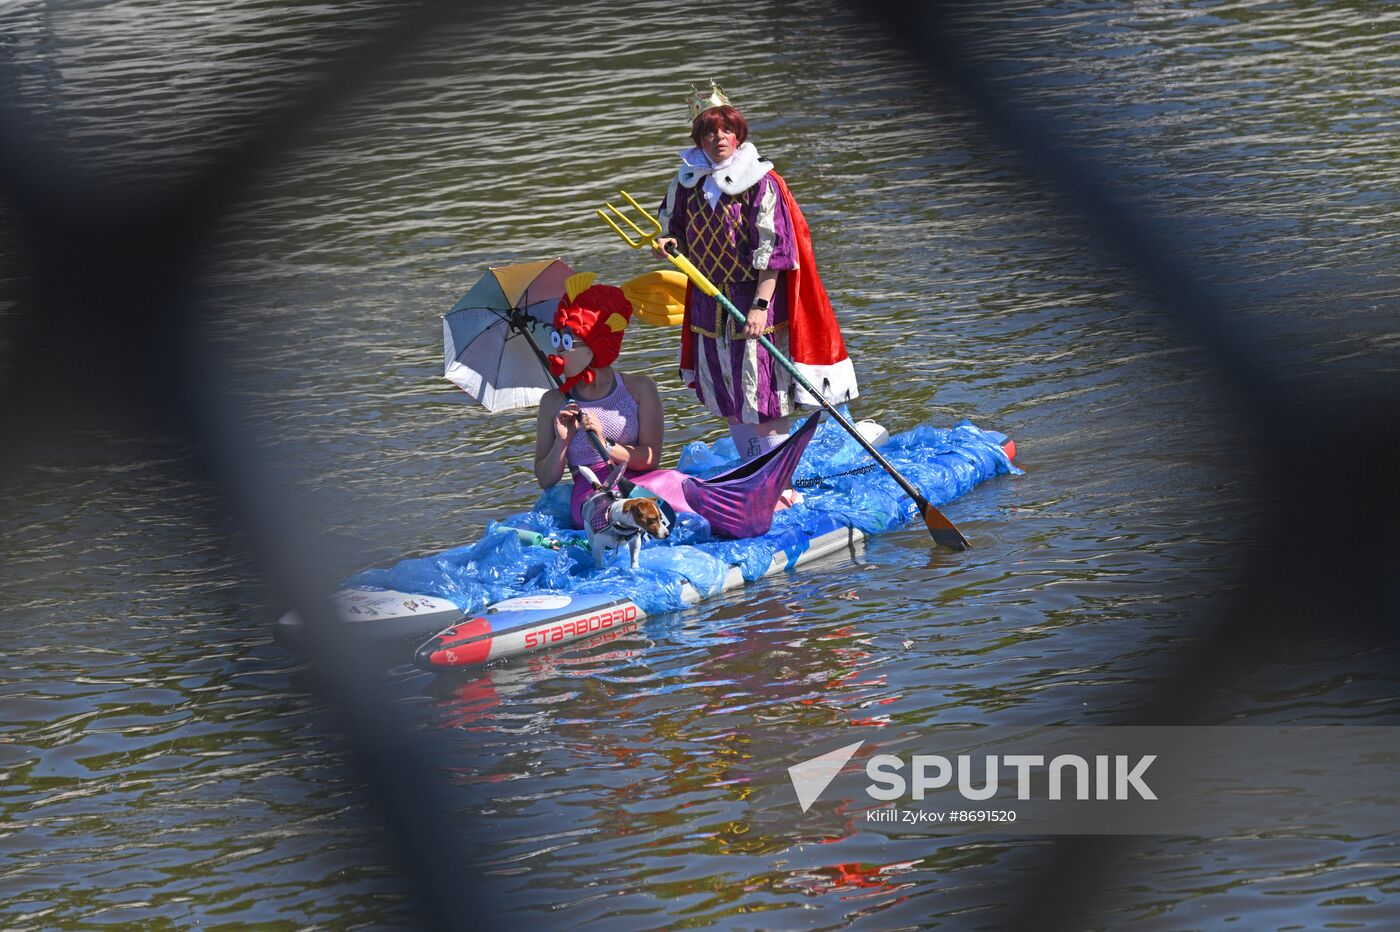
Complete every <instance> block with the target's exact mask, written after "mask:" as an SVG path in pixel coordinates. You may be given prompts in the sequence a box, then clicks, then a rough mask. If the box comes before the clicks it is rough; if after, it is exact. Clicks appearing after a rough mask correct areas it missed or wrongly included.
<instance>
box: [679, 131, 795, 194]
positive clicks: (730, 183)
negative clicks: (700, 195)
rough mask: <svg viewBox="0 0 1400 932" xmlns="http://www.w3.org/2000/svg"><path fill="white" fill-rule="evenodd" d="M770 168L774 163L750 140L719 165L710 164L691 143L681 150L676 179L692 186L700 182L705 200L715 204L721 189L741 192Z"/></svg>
mask: <svg viewBox="0 0 1400 932" xmlns="http://www.w3.org/2000/svg"><path fill="white" fill-rule="evenodd" d="M772 170H773V163H772V162H770V161H768V160H767V159H765V158H763V157H762V156H760V155H759V154H758V149H756V148H754V144H753V143H751V142H745V143H744V144H743V145H741V146H740V147H739V148H737V149H735V150H734V154H733V155H731V156H730V157H729V158H727V159H725V160H724V161H723V162H720V163H719V164H718V165H716V164H714V163H712V162H711V161H710V157H709V156H707V155H706V154H705V151H704V150H703V149H701V148H700V147H699V146H691V147H690V148H689V149H682V150H681V165H680V168H679V169H678V170H677V172H676V179H677V180H678V181H679V182H680V183H681V186H682V187H686V188H693V187H695V186H696V185H697V184H700V183H701V182H702V181H703V182H704V188H703V189H702V190H703V191H704V193H705V200H707V201H709V203H710V206H711V207H714V206H715V204H716V203H717V202H718V201H719V196H720V193H721V192H723V193H724V194H742V193H744V192H745V191H747V190H748V189H749V188H752V187H753V186H754V185H756V184H758V181H759V179H760V178H762V177H763V176H764V175H766V174H768V173H769V172H770V171H772Z"/></svg>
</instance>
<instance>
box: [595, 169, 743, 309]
mask: <svg viewBox="0 0 1400 932" xmlns="http://www.w3.org/2000/svg"><path fill="white" fill-rule="evenodd" d="M617 193H618V194H621V195H622V196H623V197H624V198H626V199H627V203H629V204H631V205H632V207H633V209H634V210H636V212H637V213H639V214H641V215H642V216H643V217H645V218H646V219H647V222H648V223H650V224H651V226H652V228H653V232H651V233H648V232H647V231H646V230H643V229H642V228H641V227H639V226H637V224H636V222H634V221H633V220H632V218H631V217H630V216H628V215H627V214H625V213H623V212H622V211H620V210H618V209H617V208H616V207H614V206H613V205H611V204H604V205H603V207H604V208H606V210H603V209H601V208H600V209H599V210H597V211H595V213H597V214H598V216H599V217H602V218H603V222H604V223H606V224H607V225H608V226H610V227H612V228H613V229H614V230H615V231H617V235H618V236H620V237H622V241H623V242H625V243H626V244H627V245H628V246H631V247H632V248H633V249H641V248H642V247H643V246H650V247H651V248H652V249H655V250H656V251H657V252H663V250H662V249H661V247H659V246H657V245H656V237H657V234H659V233H660V232H661V221H659V220H657V219H656V218H655V217H653V216H652V215H651V214H649V213H647V210H646V208H645V207H643V206H642V205H641V204H638V203H637V201H636V199H635V198H633V197H632V195H630V194H628V193H627V192H626V191H619V192H617ZM614 217H616V218H617V220H621V221H622V222H623V223H625V224H627V225H628V226H629V227H631V228H632V231H633V232H634V233H636V234H637V238H636V239H633V238H632V237H631V236H629V235H628V234H627V231H626V230H624V229H622V227H620V226H618V225H617V222H616V221H615V220H614V219H613V218H614ZM664 254H665V256H666V258H667V259H670V260H671V264H672V265H674V266H675V267H676V268H678V269H680V270H681V271H682V272H684V273H685V275H686V277H687V278H689V279H690V280H691V281H692V282H694V283H695V287H696V288H699V289H700V290H701V291H703V292H705V294H707V295H709V296H710V297H712V298H713V297H714V296H716V295H718V294H719V289H718V288H716V287H715V286H714V283H713V282H711V281H710V280H709V279H708V278H706V277H705V276H704V275H702V274H701V273H700V270H699V269H697V268H696V267H695V266H694V265H693V264H691V261H690V260H689V259H687V258H686V257H685V256H683V255H681V254H680V250H678V249H676V248H675V247H674V246H672V247H671V249H670V250H669V251H665V252H664Z"/></svg>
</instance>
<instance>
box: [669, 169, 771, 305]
mask: <svg viewBox="0 0 1400 932" xmlns="http://www.w3.org/2000/svg"><path fill="white" fill-rule="evenodd" d="M758 187H759V186H758V185H754V186H753V187H751V188H749V189H748V190H747V191H744V192H742V193H740V194H721V195H720V196H719V203H718V204H717V205H716V206H715V209H714V210H711V209H710V205H709V202H707V201H706V200H705V195H704V193H703V192H702V191H701V190H700V185H696V186H695V187H693V188H690V189H689V190H687V191H686V194H687V195H688V196H689V197H690V203H689V204H687V205H686V206H687V208H688V209H687V210H686V246H687V250H686V252H687V254H688V256H689V258H690V261H691V262H694V263H695V266H696V267H697V268H698V269H700V271H701V272H702V273H704V275H705V277H706V278H708V279H709V280H710V281H712V282H714V283H715V284H716V285H719V286H720V287H721V288H723V287H724V286H725V285H728V284H729V283H730V282H735V281H741V280H743V279H745V278H753V277H755V276H756V275H757V274H758V273H757V272H755V271H754V269H753V265H752V261H751V260H749V259H747V258H746V257H748V256H749V253H750V249H749V206H750V204H751V203H752V202H753V197H754V192H755V191H757V190H758Z"/></svg>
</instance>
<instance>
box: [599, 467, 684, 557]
mask: <svg viewBox="0 0 1400 932" xmlns="http://www.w3.org/2000/svg"><path fill="white" fill-rule="evenodd" d="M578 471H579V473H580V474H581V475H582V476H583V477H584V478H585V479H587V480H588V484H589V485H591V486H593V494H592V495H589V496H588V497H587V498H586V499H584V500H583V508H582V512H583V528H584V530H585V531H587V532H588V549H589V550H591V551H592V552H593V565H594V566H595V567H597V568H598V569H602V568H603V562H604V561H603V557H604V554H605V553H609V552H611V551H613V550H616V549H617V548H618V547H621V546H622V545H623V544H626V545H627V549H628V550H629V551H631V554H632V569H634V570H635V569H636V568H637V558H638V556H640V555H641V552H642V535H643V534H646V535H647V536H649V537H652V538H655V539H656V540H665V539H666V538H667V537H669V536H670V534H671V525H670V523H669V522H668V521H667V520H666V516H665V515H664V514H662V512H661V508H660V507H659V506H658V505H657V504H656V502H655V501H653V500H652V499H649V498H623V497H622V495H621V493H619V492H618V491H617V489H616V488H615V486H616V484H617V479H618V476H620V475H622V467H621V466H618V465H614V466H613V469H612V471H611V472H610V473H608V481H607V483H602V482H599V481H598V476H597V475H596V474H595V473H594V472H593V470H591V469H589V468H588V467H587V466H580V467H579V470H578Z"/></svg>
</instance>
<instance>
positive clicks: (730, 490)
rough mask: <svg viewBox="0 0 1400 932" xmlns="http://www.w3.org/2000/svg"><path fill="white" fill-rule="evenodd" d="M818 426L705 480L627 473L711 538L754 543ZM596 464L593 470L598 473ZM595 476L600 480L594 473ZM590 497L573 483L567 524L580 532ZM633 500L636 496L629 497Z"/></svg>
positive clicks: (673, 473)
mask: <svg viewBox="0 0 1400 932" xmlns="http://www.w3.org/2000/svg"><path fill="white" fill-rule="evenodd" d="M820 420H821V412H820V411H818V412H816V413H815V414H813V415H812V416H811V417H809V418H807V421H806V422H805V423H804V424H803V425H802V426H801V427H800V428H798V429H797V430H796V431H794V432H793V433H792V435H791V436H789V437H788V438H787V439H786V440H784V441H783V442H782V443H781V444H779V445H778V446H776V447H774V448H773V449H771V450H769V451H768V452H767V453H764V454H763V455H762V456H759V457H755V458H754V459H751V460H749V461H748V462H747V463H743V464H741V465H739V466H736V467H735V468H734V469H731V470H730V471H729V472H726V473H723V474H721V475H718V476H715V477H713V478H711V479H700V478H698V477H696V476H690V475H686V474H685V473H683V472H680V471H679V470H675V469H653V470H651V471H649V472H638V473H631V472H629V473H627V474H626V477H627V479H629V480H630V481H631V482H632V483H633V484H635V485H636V486H638V489H637V492H649V493H651V494H652V495H654V496H656V497H657V498H660V499H662V500H663V501H665V502H666V503H667V504H669V505H670V506H671V507H672V508H674V509H675V510H676V511H691V512H694V513H696V514H698V515H700V516H701V517H702V518H704V519H705V520H706V521H708V522H709V523H710V531H711V532H712V533H713V534H714V535H715V536H716V537H731V538H740V537H758V536H760V535H762V534H766V533H768V529H769V528H770V527H772V525H773V508H774V506H776V505H777V504H778V498H779V497H780V496H781V495H782V494H783V492H784V490H786V489H787V488H788V486H789V485H791V483H792V473H793V470H795V469H797V463H798V461H799V460H801V459H802V453H803V451H805V450H806V449H807V444H808V442H809V441H811V439H812V435H813V434H815V433H816V431H817V423H818V421H820ZM601 466H602V464H599V466H598V467H595V468H594V471H595V472H598V470H599V468H601ZM599 475H602V473H601V472H600V473H599ZM591 491H592V488H591V487H590V486H589V485H588V483H586V482H583V481H578V482H575V483H574V494H573V502H572V505H573V518H574V524H575V526H576V527H577V526H580V520H581V519H580V509H581V508H582V506H583V500H584V499H585V498H586V497H587V496H588V494H589V493H590V492H591ZM633 494H636V492H634V493H633Z"/></svg>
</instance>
